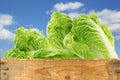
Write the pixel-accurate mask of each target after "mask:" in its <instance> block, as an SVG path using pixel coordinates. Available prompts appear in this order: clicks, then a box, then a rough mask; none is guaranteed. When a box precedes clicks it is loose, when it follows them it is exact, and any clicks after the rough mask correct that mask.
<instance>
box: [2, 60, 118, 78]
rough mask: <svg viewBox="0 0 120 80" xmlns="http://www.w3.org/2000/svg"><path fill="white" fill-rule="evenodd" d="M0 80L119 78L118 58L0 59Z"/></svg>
mask: <svg viewBox="0 0 120 80" xmlns="http://www.w3.org/2000/svg"><path fill="white" fill-rule="evenodd" d="M0 80H120V60H117V59H110V60H105V59H103V60H80V59H76V60H53V59H27V60H25V59H0Z"/></svg>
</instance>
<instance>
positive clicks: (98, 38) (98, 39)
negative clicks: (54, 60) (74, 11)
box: [64, 14, 118, 58]
mask: <svg viewBox="0 0 120 80" xmlns="http://www.w3.org/2000/svg"><path fill="white" fill-rule="evenodd" d="M71 33H72V34H68V36H66V37H65V38H64V45H65V46H66V47H69V48H71V49H73V50H74V51H76V50H77V52H76V53H77V55H80V56H83V57H84V56H85V55H86V56H88V54H91V55H92V57H93V58H117V57H118V56H117V54H116V52H115V49H114V38H113V36H112V33H111V32H110V30H109V29H108V26H107V25H105V24H102V23H101V22H100V21H99V20H98V18H97V16H96V14H91V15H90V16H87V15H84V14H82V15H80V16H78V17H76V18H74V20H73V26H72V30H71ZM71 40H72V41H71ZM75 44H76V48H75ZM73 46H74V47H73ZM92 57H91V58H92ZM84 58H87V57H84Z"/></svg>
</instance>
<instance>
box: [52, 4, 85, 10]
mask: <svg viewBox="0 0 120 80" xmlns="http://www.w3.org/2000/svg"><path fill="white" fill-rule="evenodd" d="M82 6H84V4H83V3H81V2H68V3H57V4H55V5H54V7H53V8H54V10H55V11H65V10H76V9H78V8H80V7H82Z"/></svg>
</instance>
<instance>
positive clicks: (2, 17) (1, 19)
mask: <svg viewBox="0 0 120 80" xmlns="http://www.w3.org/2000/svg"><path fill="white" fill-rule="evenodd" d="M12 23H13V17H12V16H10V15H8V14H0V28H3V27H4V26H8V25H11V24H12Z"/></svg>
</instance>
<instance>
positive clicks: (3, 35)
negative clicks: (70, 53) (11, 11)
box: [0, 14, 14, 40]
mask: <svg viewBox="0 0 120 80" xmlns="http://www.w3.org/2000/svg"><path fill="white" fill-rule="evenodd" d="M12 23H13V17H12V16H11V15H8V14H0V40H13V37H14V33H12V32H10V31H9V30H7V29H5V26H9V25H11V24H12Z"/></svg>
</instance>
